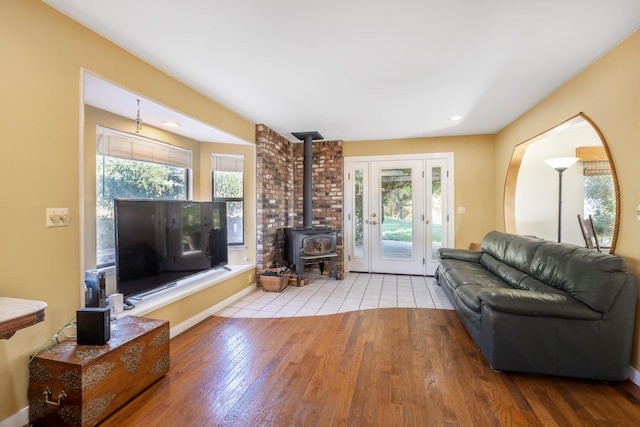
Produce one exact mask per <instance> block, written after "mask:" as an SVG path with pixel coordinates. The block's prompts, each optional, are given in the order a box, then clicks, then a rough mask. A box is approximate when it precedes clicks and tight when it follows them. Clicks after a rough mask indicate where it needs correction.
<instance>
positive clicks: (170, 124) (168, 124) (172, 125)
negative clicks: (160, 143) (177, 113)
mask: <svg viewBox="0 0 640 427" xmlns="http://www.w3.org/2000/svg"><path fill="white" fill-rule="evenodd" d="M162 124H163V125H165V126H169V127H170V128H177V127H178V126H180V123H177V122H170V121H165V122H162Z"/></svg>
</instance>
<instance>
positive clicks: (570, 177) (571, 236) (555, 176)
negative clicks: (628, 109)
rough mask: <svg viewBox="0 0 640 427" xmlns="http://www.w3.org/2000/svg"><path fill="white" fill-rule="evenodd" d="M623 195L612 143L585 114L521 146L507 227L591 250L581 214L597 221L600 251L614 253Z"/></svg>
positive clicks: (514, 161)
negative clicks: (610, 150) (607, 140)
mask: <svg viewBox="0 0 640 427" xmlns="http://www.w3.org/2000/svg"><path fill="white" fill-rule="evenodd" d="M563 163H564V164H563ZM618 195H619V192H618V182H617V177H616V172H615V167H614V165H613V162H611V156H610V155H609V149H608V147H607V145H606V142H605V140H604V138H603V137H602V134H601V133H600V131H599V130H598V128H597V127H596V126H595V125H594V123H593V122H592V121H591V120H589V119H588V118H587V117H586V116H585V115H584V114H580V115H578V116H576V117H574V118H572V119H570V120H568V121H566V122H564V123H562V124H560V125H558V126H556V127H555V128H553V129H550V130H549V131H547V132H545V133H543V134H541V135H539V136H537V137H535V138H533V139H531V140H529V141H526V142H523V143H522V144H520V145H518V146H517V147H516V148H515V150H514V153H513V156H512V158H511V163H510V165H509V170H508V173H507V180H506V187H505V204H504V209H505V229H506V231H507V232H510V233H517V234H526V235H533V236H537V237H541V238H544V239H547V240H554V241H561V242H564V243H571V244H575V245H579V246H587V242H586V241H585V235H584V233H583V230H582V229H581V226H580V223H579V217H578V215H579V216H580V218H581V219H583V220H585V221H586V222H587V224H589V220H590V219H591V220H592V221H591V222H592V223H593V229H594V230H595V236H596V238H597V241H598V245H599V247H600V251H601V252H609V253H613V251H614V249H615V245H616V240H617V234H618V233H617V232H618V220H619V210H620V202H619V197H618ZM587 237H589V236H588V235H587ZM592 241H595V239H593V240H592Z"/></svg>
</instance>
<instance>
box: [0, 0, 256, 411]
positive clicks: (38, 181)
mask: <svg viewBox="0 0 640 427" xmlns="http://www.w3.org/2000/svg"><path fill="white" fill-rule="evenodd" d="M0 57H1V58H2V59H1V62H2V65H1V66H0V94H1V95H0V126H1V128H2V137H1V139H0V170H2V177H3V179H2V181H1V182H0V209H1V210H2V212H3V213H4V214H3V215H2V216H0V227H1V228H2V233H1V238H0V296H5V297H13V298H26V299H36V300H42V301H45V302H46V303H47V304H48V305H49V307H48V308H47V310H46V319H45V321H44V322H41V323H39V324H37V325H35V326H32V327H30V328H27V329H23V330H21V331H18V332H17V333H16V334H15V335H14V336H13V337H12V338H11V339H9V340H0V420H3V419H5V418H7V417H9V416H11V415H13V414H15V413H16V412H18V411H20V410H21V409H23V408H25V407H26V406H27V404H28V402H27V385H28V375H27V361H28V358H29V355H31V354H32V353H33V352H35V351H36V350H37V349H38V348H39V347H40V346H41V345H43V344H45V343H47V342H48V341H49V339H50V338H51V336H52V335H53V333H55V332H56V331H57V330H58V329H59V328H60V327H61V326H62V325H64V324H65V323H66V322H67V321H68V320H69V319H71V318H73V317H74V316H75V311H76V309H77V308H79V307H80V306H81V303H82V300H81V296H82V292H81V287H82V271H83V270H82V264H83V261H82V258H83V250H82V244H81V236H82V235H83V233H82V232H81V223H80V213H81V206H80V203H81V200H82V198H81V194H82V192H83V182H82V180H81V176H82V170H81V165H83V163H84V162H83V159H82V158H81V156H82V152H81V140H82V139H83V138H82V131H81V117H82V114H81V113H82V106H81V75H82V72H81V70H82V69H86V70H89V71H91V72H93V73H95V74H97V75H99V76H101V77H103V78H105V79H107V80H109V81H111V82H113V83H116V84H118V85H120V86H122V87H124V88H126V89H129V90H131V91H132V92H135V93H139V94H140V95H141V96H144V97H145V98H147V99H151V100H154V101H156V102H158V103H159V104H162V105H165V106H168V107H169V108H172V109H174V110H177V111H179V112H181V113H183V114H186V115H188V116H190V117H193V118H195V119H197V120H200V121H201V122H203V123H207V124H210V125H212V126H214V127H216V128H218V129H221V130H223V131H225V132H227V133H230V134H232V135H234V136H236V137H238V138H241V139H244V140H246V141H254V140H255V125H254V124H253V123H251V122H249V121H248V120H246V119H244V118H242V117H240V116H238V115H237V114H235V113H233V112H231V111H229V110H227V109H225V108H223V107H221V106H220V105H218V104H216V103H214V102H212V101H211V100H210V99H208V98H206V97H204V96H202V95H200V94H198V93H197V92H195V91H194V90H192V89H190V88H188V87H187V86H185V85H183V84H182V83H180V82H178V81H176V80H174V79H172V78H171V77H169V76H167V75H166V74H163V73H161V72H159V71H158V70H157V69H156V68H154V67H152V66H150V65H149V64H146V63H144V62H143V61H141V60H140V59H138V58H136V57H135V56H133V55H131V54H129V53H127V52H126V51H124V50H123V49H121V48H119V47H117V46H115V45H114V44H112V43H110V42H109V41H107V40H106V39H104V38H102V37H100V36H98V35H97V34H95V33H93V32H91V31H89V30H87V29H86V28H84V27H82V26H81V25H79V24H77V23H75V22H73V21H71V20H70V19H68V18H66V17H65V16H63V15H61V14H60V13H58V12H56V11H55V10H54V9H52V8H50V7H49V6H47V5H45V4H44V3H42V2H41V1H39V0H3V1H2V2H1V3H0ZM47 207H68V208H69V210H70V226H69V227H61V228H45V209H46V208H47ZM248 212H249V213H250V215H253V214H252V213H251V212H252V211H248ZM252 221H255V219H252ZM254 228H255V227H254ZM248 252H249V253H252V252H255V246H254V247H253V248H250V249H249V250H248ZM250 262H253V261H250ZM242 277H243V278H241V279H234V280H232V281H231V282H230V283H229V284H226V283H225V284H223V286H220V285H216V286H215V287H214V288H218V287H219V286H220V287H219V289H218V290H210V291H207V292H206V293H205V294H203V295H204V296H205V297H206V299H210V301H209V303H210V305H214V304H215V303H216V302H218V301H220V300H221V299H223V298H225V297H226V295H227V294H228V293H229V292H231V290H233V289H237V287H238V286H240V287H242V286H245V287H246V285H247V282H248V281H249V280H250V279H249V278H248V277H244V275H243V276H242ZM196 299H197V298H196ZM203 299H204V298H203ZM190 304H196V303H195V302H193V298H186V299H185V300H184V302H181V303H180V304H179V307H178V306H176V307H173V308H172V309H167V312H166V315H167V316H170V317H172V319H171V320H172V322H173V321H174V319H175V321H178V322H179V321H180V319H181V317H180V316H178V315H177V314H176V313H178V312H180V313H190V314H191V315H194V314H196V313H195V310H197V309H198V308H199V307H198V306H197V305H194V306H193V307H192V306H191V305H190ZM157 314H158V315H163V314H164V313H157ZM181 316H182V315H181ZM185 317H188V316H186V315H185Z"/></svg>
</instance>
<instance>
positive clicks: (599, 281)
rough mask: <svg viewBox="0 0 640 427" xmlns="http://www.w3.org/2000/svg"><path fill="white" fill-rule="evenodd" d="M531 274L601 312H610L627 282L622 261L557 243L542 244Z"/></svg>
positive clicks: (534, 258)
mask: <svg viewBox="0 0 640 427" xmlns="http://www.w3.org/2000/svg"><path fill="white" fill-rule="evenodd" d="M529 273H530V274H531V275H532V276H533V277H535V278H536V279H538V280H540V281H542V282H544V283H546V284H548V285H550V286H553V287H554V288H557V289H561V290H563V291H565V292H567V293H569V294H571V295H572V296H573V297H574V298H576V299H578V300H580V301H582V302H583V303H585V304H586V305H588V306H589V307H591V308H592V309H594V310H596V311H599V312H606V311H608V310H609V307H611V304H612V303H613V300H614V299H615V297H616V295H617V294H618V292H619V291H620V289H621V288H622V286H623V285H624V282H625V280H626V273H625V264H624V261H623V260H622V258H620V257H617V256H615V255H609V254H602V253H600V252H596V251H593V250H590V249H587V248H583V247H580V246H574V245H569V244H561V243H554V242H545V243H544V244H542V245H540V247H539V248H538V250H537V251H536V254H535V255H534V257H533V260H532V262H531V265H530V267H529Z"/></svg>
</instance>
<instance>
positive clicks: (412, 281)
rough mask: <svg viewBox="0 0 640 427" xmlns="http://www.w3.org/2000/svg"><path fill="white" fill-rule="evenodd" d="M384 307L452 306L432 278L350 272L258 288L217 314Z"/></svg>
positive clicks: (322, 312) (304, 312) (306, 313)
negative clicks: (281, 288)
mask: <svg viewBox="0 0 640 427" xmlns="http://www.w3.org/2000/svg"><path fill="white" fill-rule="evenodd" d="M383 307H417V308H437V309H445V310H452V309H453V307H452V306H451V303H450V302H449V300H448V299H447V296H446V295H445V294H444V292H443V291H442V288H440V286H438V285H437V284H436V283H435V280H434V279H433V277H423V276H400V275H393V274H365V273H349V274H348V275H347V277H346V278H345V279H343V280H335V279H329V278H326V277H324V276H319V277H316V278H314V279H313V280H311V282H310V283H309V284H307V285H306V286H303V287H297V286H288V287H287V288H285V290H284V291H282V292H279V293H278V292H264V291H263V290H262V289H261V288H258V289H256V290H255V291H253V292H251V293H250V294H248V295H246V296H244V297H243V298H241V299H239V300H237V301H235V302H234V303H232V304H231V305H229V306H228V307H225V308H224V309H222V310H220V311H219V312H218V313H216V316H223V317H296V316H321V315H325V314H335V313H342V312H346V311H355V310H365V309H369V308H383Z"/></svg>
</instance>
